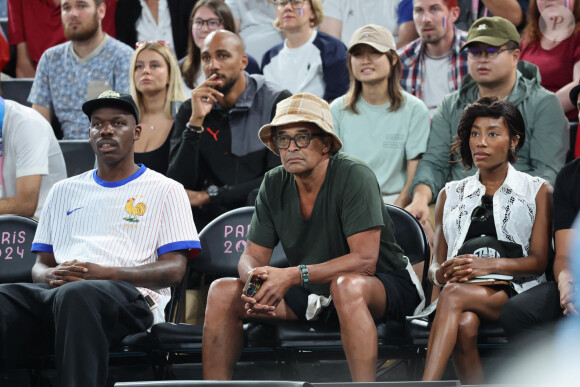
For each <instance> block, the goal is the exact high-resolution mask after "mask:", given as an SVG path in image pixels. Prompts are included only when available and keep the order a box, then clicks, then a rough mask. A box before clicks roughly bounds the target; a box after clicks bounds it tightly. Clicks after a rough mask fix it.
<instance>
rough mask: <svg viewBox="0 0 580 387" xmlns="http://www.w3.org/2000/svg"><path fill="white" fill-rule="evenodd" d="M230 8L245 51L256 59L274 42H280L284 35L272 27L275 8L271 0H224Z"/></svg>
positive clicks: (260, 58)
mask: <svg viewBox="0 0 580 387" xmlns="http://www.w3.org/2000/svg"><path fill="white" fill-rule="evenodd" d="M226 3H227V4H228V5H229V7H230V8H231V10H232V14H233V15H234V21H235V22H236V29H237V31H238V33H239V34H240V36H241V37H242V39H244V43H246V53H247V54H250V55H251V56H253V57H254V58H258V60H262V57H263V56H264V54H265V53H266V51H268V49H269V48H270V47H272V46H275V45H276V44H279V43H282V41H283V40H284V37H283V36H282V33H281V32H280V30H278V29H277V28H276V27H274V20H276V8H275V6H274V5H273V0H226Z"/></svg>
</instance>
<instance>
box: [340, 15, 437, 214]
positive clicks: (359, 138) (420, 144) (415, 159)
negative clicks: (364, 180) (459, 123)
mask: <svg viewBox="0 0 580 387" xmlns="http://www.w3.org/2000/svg"><path fill="white" fill-rule="evenodd" d="M347 67H348V72H349V75H350V87H349V89H348V92H347V93H346V94H345V95H344V96H342V97H339V98H337V99H335V100H334V101H333V102H332V104H331V105H330V110H331V112H332V120H333V122H334V131H335V133H336V134H337V135H338V136H339V137H340V139H341V140H342V143H343V150H344V151H345V152H347V153H350V154H351V155H353V156H356V157H358V158H359V159H361V160H363V161H364V162H366V163H367V164H368V165H369V166H370V167H371V169H372V170H373V172H374V173H375V175H376V176H377V180H378V181H379V185H380V187H381V192H382V194H383V199H384V200H385V202H386V203H389V204H395V205H397V206H399V207H405V206H406V205H408V204H409V203H410V202H411V198H410V196H409V188H410V186H411V182H412V181H413V177H414V176H415V171H416V170H417V165H418V164H419V158H420V157H421V155H422V154H423V153H424V152H425V150H426V148H427V138H428V137H429V125H430V122H429V111H428V110H427V107H426V106H425V104H424V103H423V101H421V100H420V99H418V98H416V97H415V96H413V95H411V94H409V93H407V92H406V91H404V90H403V89H402V88H401V85H400V84H399V80H400V79H401V71H402V70H401V62H400V60H399V56H398V55H397V51H396V47H395V39H394V38H393V35H392V34H391V33H390V32H389V30H387V29H386V28H384V27H382V26H378V25H374V24H370V25H367V26H364V27H362V28H359V29H358V30H356V31H355V33H354V35H353V36H352V39H351V42H350V44H349V49H348V59H347Z"/></svg>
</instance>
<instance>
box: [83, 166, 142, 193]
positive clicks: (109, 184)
mask: <svg viewBox="0 0 580 387" xmlns="http://www.w3.org/2000/svg"><path fill="white" fill-rule="evenodd" d="M137 165H138V166H139V170H138V171H137V172H135V173H134V174H132V175H131V176H129V177H128V178H126V179H123V180H119V181H105V180H103V179H101V178H100V177H99V176H97V169H95V170H94V171H93V179H94V180H95V183H97V184H98V185H100V186H101V187H105V188H116V187H120V186H122V185H125V184H127V183H130V182H132V181H133V180H135V179H137V178H138V177H139V176H141V175H142V174H144V173H145V171H146V170H147V167H146V166H144V165H143V164H137Z"/></svg>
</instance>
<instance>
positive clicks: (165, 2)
mask: <svg viewBox="0 0 580 387" xmlns="http://www.w3.org/2000/svg"><path fill="white" fill-rule="evenodd" d="M195 2H196V0H158V1H153V2H145V1H141V0H119V2H118V3H117V13H116V14H115V27H116V31H117V39H119V40H120V41H121V42H123V43H125V44H127V45H128V46H130V47H134V46H135V43H137V42H143V41H156V40H164V41H166V42H168V43H169V47H171V49H172V50H173V52H174V53H175V55H176V56H177V57H178V58H181V57H183V56H185V54H186V53H187V35H188V34H189V30H188V29H187V26H188V23H189V14H190V13H191V10H192V9H193V6H194V5H195ZM143 5H146V6H143Z"/></svg>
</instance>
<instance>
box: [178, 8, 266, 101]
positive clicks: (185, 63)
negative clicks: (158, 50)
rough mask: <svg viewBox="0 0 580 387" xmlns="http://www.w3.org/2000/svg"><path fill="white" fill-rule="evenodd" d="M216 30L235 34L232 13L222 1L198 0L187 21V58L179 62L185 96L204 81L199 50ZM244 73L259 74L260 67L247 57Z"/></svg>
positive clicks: (251, 58)
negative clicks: (207, 37)
mask: <svg viewBox="0 0 580 387" xmlns="http://www.w3.org/2000/svg"><path fill="white" fill-rule="evenodd" d="M217 29H222V30H227V31H231V32H234V33H235V32H236V25H235V22H234V16H233V15H232V11H231V10H230V8H229V7H228V6H227V4H226V3H224V2H223V0H199V1H198V2H197V3H196V4H195V7H194V8H193V10H192V11H191V17H190V19H189V31H190V32H188V43H187V56H186V57H185V58H183V59H182V60H180V61H179V62H180V64H181V75H182V77H183V82H184V83H185V92H186V94H189V93H191V90H192V89H193V88H195V87H196V86H199V85H200V84H201V83H202V82H203V81H205V74H204V73H203V71H201V58H200V53H201V51H200V49H201V48H202V47H203V41H204V39H205V38H206V36H208V35H209V34H210V33H211V32H212V31H215V30H217ZM246 72H248V73H249V74H257V73H260V72H261V71H260V65H259V64H258V62H256V60H255V59H254V58H253V57H251V56H248V66H247V67H246Z"/></svg>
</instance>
